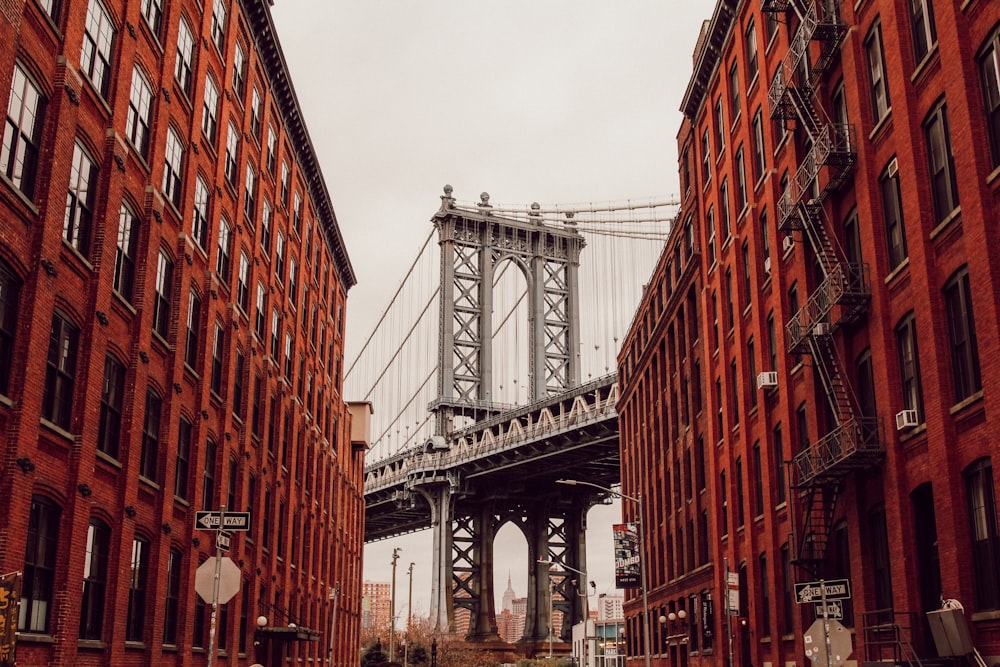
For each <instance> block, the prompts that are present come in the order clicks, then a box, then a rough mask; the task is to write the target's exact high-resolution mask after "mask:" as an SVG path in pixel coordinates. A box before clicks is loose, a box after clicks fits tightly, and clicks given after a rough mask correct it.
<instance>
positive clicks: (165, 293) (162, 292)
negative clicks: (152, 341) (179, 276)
mask: <svg viewBox="0 0 1000 667" xmlns="http://www.w3.org/2000/svg"><path fill="white" fill-rule="evenodd" d="M173 282H174V263H173V262H172V261H170V258H169V257H167V253H166V251H165V250H162V249H161V250H160V255H159V258H158V259H157V262H156V295H155V296H154V298H153V331H155V332H156V333H157V334H159V335H160V337H161V338H162V339H163V340H166V339H167V337H168V336H169V335H170V299H171V297H172V296H173V294H172V291H173Z"/></svg>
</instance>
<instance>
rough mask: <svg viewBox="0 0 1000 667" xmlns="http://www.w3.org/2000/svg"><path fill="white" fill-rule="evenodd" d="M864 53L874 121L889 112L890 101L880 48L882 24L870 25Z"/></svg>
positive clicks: (883, 59) (883, 57) (881, 49)
mask: <svg viewBox="0 0 1000 667" xmlns="http://www.w3.org/2000/svg"><path fill="white" fill-rule="evenodd" d="M865 53H866V54H867V57H868V83H869V86H870V92H871V98H872V111H873V115H874V116H875V122H876V123H877V122H878V121H880V120H882V117H883V116H885V115H886V114H887V113H889V107H890V106H892V102H890V101H889V83H888V81H886V76H885V56H884V55H883V48H882V24H881V23H876V24H875V25H874V26H872V29H871V31H869V33H868V37H866V38H865Z"/></svg>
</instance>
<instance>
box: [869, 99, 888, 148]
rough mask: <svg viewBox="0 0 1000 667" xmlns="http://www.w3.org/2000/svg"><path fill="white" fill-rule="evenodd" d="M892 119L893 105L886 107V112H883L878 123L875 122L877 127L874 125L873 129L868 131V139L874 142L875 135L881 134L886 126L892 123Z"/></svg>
mask: <svg viewBox="0 0 1000 667" xmlns="http://www.w3.org/2000/svg"><path fill="white" fill-rule="evenodd" d="M890 121H892V107H889V108H888V109H886V110H885V113H884V114H882V117H881V118H879V120H878V122H877V123H875V127H873V128H872V131H871V132H869V133H868V141H870V142H873V143H874V142H875V137H876V136H878V135H879V134H881V133H882V131H883V130H885V128H886V127H888V126H889V125H892V123H891V122H890Z"/></svg>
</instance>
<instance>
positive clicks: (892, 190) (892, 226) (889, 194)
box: [879, 158, 907, 269]
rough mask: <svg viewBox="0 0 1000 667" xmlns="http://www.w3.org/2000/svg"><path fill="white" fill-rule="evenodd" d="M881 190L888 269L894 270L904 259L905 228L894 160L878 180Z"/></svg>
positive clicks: (894, 159) (905, 253) (905, 254)
mask: <svg viewBox="0 0 1000 667" xmlns="http://www.w3.org/2000/svg"><path fill="white" fill-rule="evenodd" d="M879 185H880V187H881V190H882V213H883V215H884V216H885V240H886V244H887V245H888V250H889V268H890V269H895V268H896V267H897V266H899V265H900V264H901V263H902V262H903V260H904V259H906V256H907V252H906V228H905V227H904V225H903V206H902V204H903V202H902V199H901V197H900V191H899V173H898V172H897V171H896V158H893V159H892V161H891V162H890V168H888V169H886V171H884V172H882V176H881V178H880V179H879Z"/></svg>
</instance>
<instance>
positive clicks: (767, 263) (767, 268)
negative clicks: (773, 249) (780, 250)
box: [764, 257, 771, 275]
mask: <svg viewBox="0 0 1000 667" xmlns="http://www.w3.org/2000/svg"><path fill="white" fill-rule="evenodd" d="M764 273H766V274H767V275H771V258H770V257H765V258H764Z"/></svg>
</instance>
